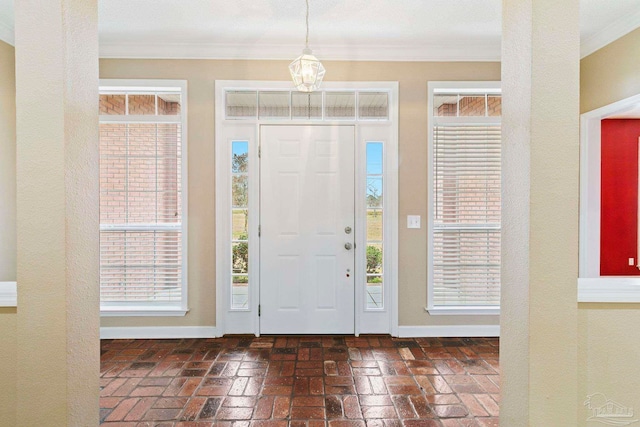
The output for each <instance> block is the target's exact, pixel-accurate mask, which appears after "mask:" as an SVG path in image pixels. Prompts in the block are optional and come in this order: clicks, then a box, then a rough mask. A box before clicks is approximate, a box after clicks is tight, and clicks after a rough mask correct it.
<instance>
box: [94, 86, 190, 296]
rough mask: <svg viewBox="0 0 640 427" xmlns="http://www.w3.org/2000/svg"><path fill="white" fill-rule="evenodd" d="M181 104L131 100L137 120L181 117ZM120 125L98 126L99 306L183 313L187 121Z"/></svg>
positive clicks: (148, 98) (153, 99)
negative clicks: (180, 309)
mask: <svg viewBox="0 0 640 427" xmlns="http://www.w3.org/2000/svg"><path fill="white" fill-rule="evenodd" d="M174 98H175V95H174ZM170 99H171V98H170ZM158 101H160V103H161V104H162V108H160V109H158ZM175 102H176V101H165V100H163V99H162V98H160V97H158V96H156V95H154V94H145V95H140V94H136V95H128V96H127V106H128V112H130V113H132V114H134V115H138V116H139V115H154V114H160V115H163V114H165V115H167V114H168V115H171V114H175V113H174V111H176V109H177V111H179V105H178V106H177V107H176V106H171V103H175ZM177 103H178V104H179V100H178V101H177ZM101 111H102V99H101ZM120 118H121V119H122V120H121V121H119V122H115V123H113V122H112V121H113V113H111V116H110V121H109V122H101V124H100V298H101V302H102V303H107V304H110V305H114V304H115V305H117V304H125V305H145V304H158V303H160V304H162V305H166V304H169V305H177V306H179V305H180V304H181V302H182V293H183V291H182V287H183V268H182V267H183V254H182V248H183V245H182V238H183V234H182V233H183V231H182V137H181V135H182V129H181V123H180V120H181V116H180V115H176V118H175V120H176V121H175V122H167V121H166V120H163V121H162V122H160V123H155V122H154V121H153V119H152V120H145V121H143V122H140V123H136V122H134V121H132V120H130V116H127V115H125V114H123V115H122V116H121V117H120ZM120 118H118V119H120Z"/></svg>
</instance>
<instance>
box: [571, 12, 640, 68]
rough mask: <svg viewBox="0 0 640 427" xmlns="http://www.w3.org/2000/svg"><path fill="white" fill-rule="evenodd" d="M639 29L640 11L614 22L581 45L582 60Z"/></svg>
mask: <svg viewBox="0 0 640 427" xmlns="http://www.w3.org/2000/svg"><path fill="white" fill-rule="evenodd" d="M638 27H640V10H639V11H637V12H635V13H632V14H630V15H626V16H624V17H622V18H620V19H618V20H616V21H613V22H612V23H611V24H609V25H607V26H606V27H604V28H603V29H602V30H600V31H598V32H597V33H595V34H594V35H592V36H591V37H589V38H587V39H585V40H584V41H583V42H582V43H580V58H584V57H585V56H589V55H591V54H592V53H593V52H595V51H597V50H599V49H602V48H603V47H605V46H606V45H608V44H609V43H611V42H614V41H616V40H618V39H619V38H620V37H622V36H624V35H626V34H628V33H630V32H631V31H633V30H635V29H636V28H638Z"/></svg>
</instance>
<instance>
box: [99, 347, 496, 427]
mask: <svg viewBox="0 0 640 427" xmlns="http://www.w3.org/2000/svg"><path fill="white" fill-rule="evenodd" d="M101 361H102V369H101V397H100V408H101V409H100V416H101V420H100V421H101V423H102V425H104V426H112V427H114V426H127V427H129V426H131V427H133V426H159V427H160V426H162V427H169V426H171V427H188V426H192V427H204V426H207V427H209V426H219V427H303V426H304V427H321V426H322V427H326V426H328V427H365V426H366V427H402V426H405V427H423V426H424V427H454V426H455V427H462V426H464V427H487V426H498V418H497V416H498V402H499V383H500V382H499V367H498V339H497V338H415V339H407V338H397V339H396V338H390V337H389V336H361V337H358V338H356V337H353V336H304V337H302V336H291V337H290V336H286V337H285V336H276V337H274V336H263V337H260V338H255V337H244V336H242V337H238V336H233V337H225V338H216V339H183V340H103V341H102V356H101Z"/></svg>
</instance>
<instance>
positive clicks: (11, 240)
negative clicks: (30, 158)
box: [0, 41, 16, 282]
mask: <svg viewBox="0 0 640 427" xmlns="http://www.w3.org/2000/svg"><path fill="white" fill-rule="evenodd" d="M0 120H1V122H0V282H2V281H5V282H14V281H15V280H16V76H15V61H14V49H13V46H11V45H8V44H6V43H5V42H3V41H0Z"/></svg>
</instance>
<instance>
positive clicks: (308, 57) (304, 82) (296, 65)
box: [289, 0, 325, 92]
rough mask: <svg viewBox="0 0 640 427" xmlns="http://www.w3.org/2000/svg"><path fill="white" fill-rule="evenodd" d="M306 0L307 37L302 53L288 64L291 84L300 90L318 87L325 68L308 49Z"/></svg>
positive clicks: (309, 90)
mask: <svg viewBox="0 0 640 427" xmlns="http://www.w3.org/2000/svg"><path fill="white" fill-rule="evenodd" d="M306 1H307V38H306V39H305V43H304V49H303V50H302V55H300V56H299V57H297V58H296V59H295V60H294V61H293V62H292V63H291V64H289V72H290V73H291V78H292V79H293V84H294V85H295V87H296V88H297V89H298V90H299V91H300V92H313V91H314V90H317V89H318V88H319V87H320V83H322V78H323V77H324V73H325V69H324V67H323V66H322V63H321V62H320V61H319V60H318V58H316V57H315V56H314V55H313V53H312V52H311V49H309V0H306Z"/></svg>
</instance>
